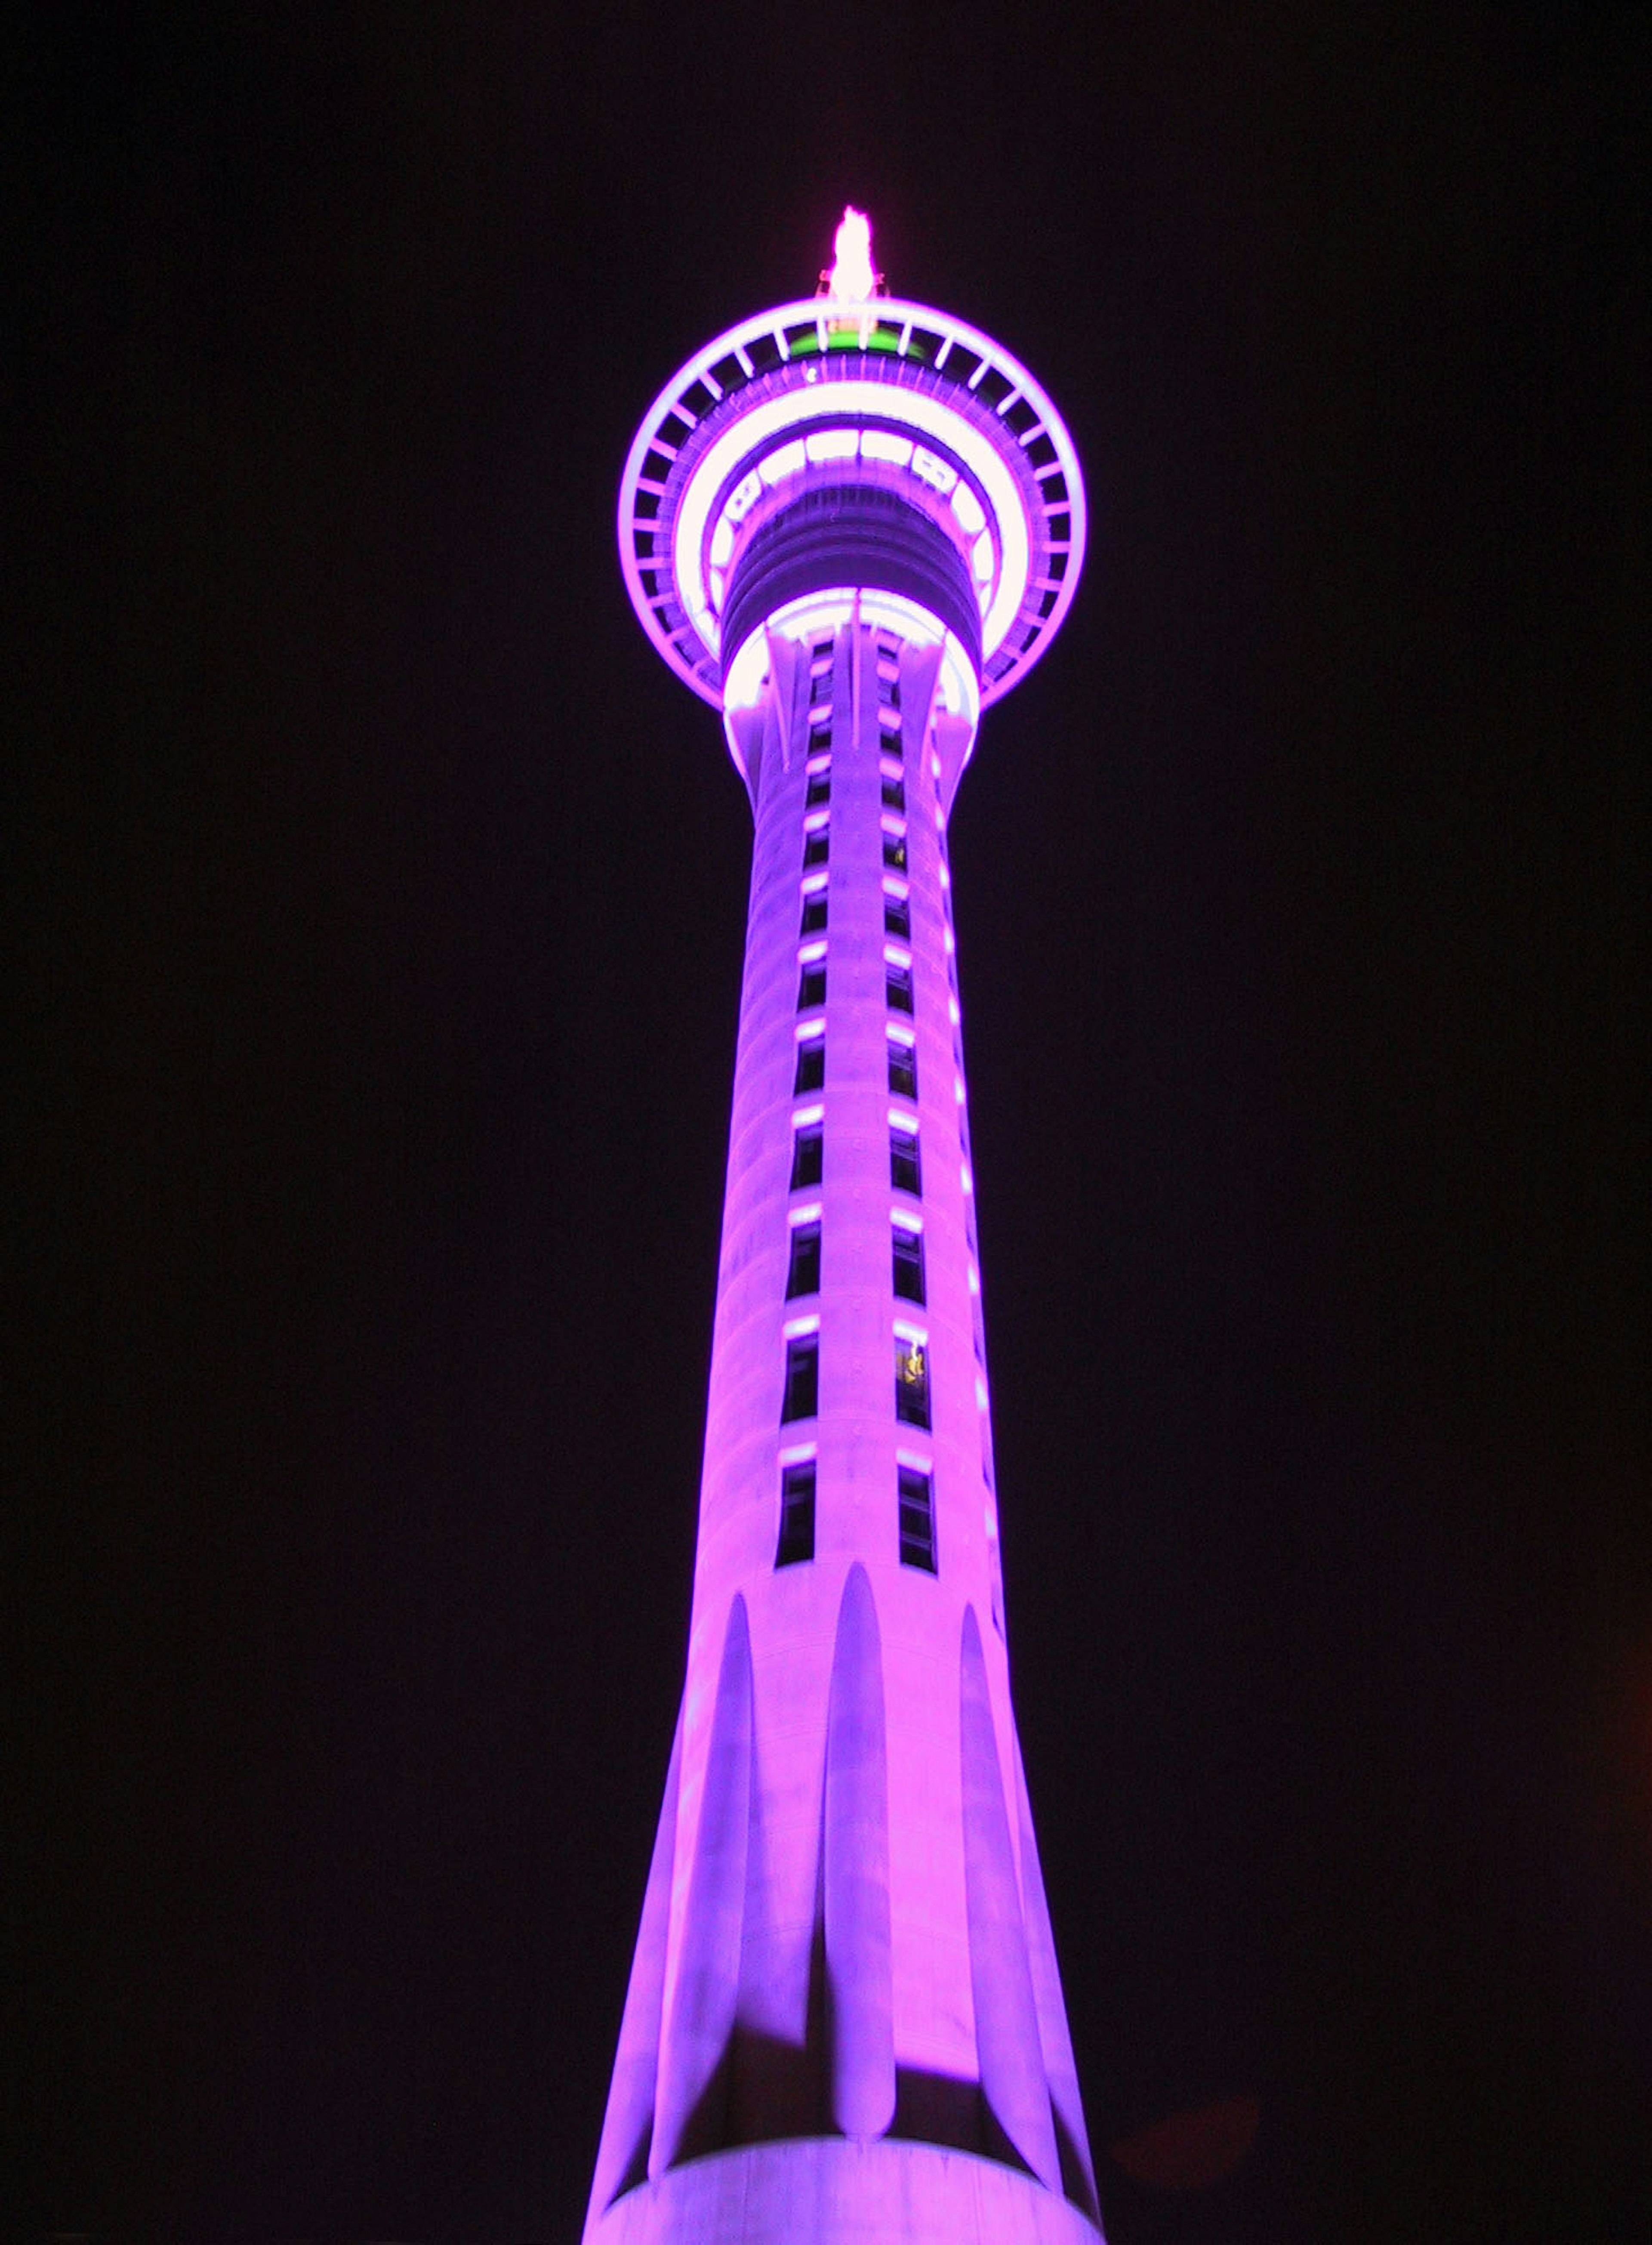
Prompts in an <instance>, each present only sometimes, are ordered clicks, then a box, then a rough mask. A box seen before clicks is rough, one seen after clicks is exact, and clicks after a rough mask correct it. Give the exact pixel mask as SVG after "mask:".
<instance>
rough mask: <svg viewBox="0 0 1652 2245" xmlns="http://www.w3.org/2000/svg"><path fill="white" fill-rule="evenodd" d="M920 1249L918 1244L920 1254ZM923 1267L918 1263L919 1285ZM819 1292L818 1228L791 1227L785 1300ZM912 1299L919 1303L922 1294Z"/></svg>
mask: <svg viewBox="0 0 1652 2245" xmlns="http://www.w3.org/2000/svg"><path fill="white" fill-rule="evenodd" d="M921 1248H922V1243H921V1242H920V1253H921ZM923 1278H924V1273H923V1267H922V1265H921V1263H920V1265H919V1269H918V1284H919V1285H922V1284H923ZM895 1291H896V1292H897V1293H898V1292H900V1288H899V1287H898V1286H897V1287H896V1290H895ZM819 1292H820V1226H819V1224H795V1225H794V1226H793V1227H792V1236H791V1265H790V1267H789V1270H788V1271H787V1272H786V1299H787V1300H788V1301H789V1302H794V1301H796V1299H797V1297H798V1296H799V1295H800V1294H818V1293H819ZM912 1299H914V1300H915V1301H919V1302H921V1301H922V1300H923V1299H924V1297H923V1295H922V1294H917V1295H914V1296H913V1298H912Z"/></svg>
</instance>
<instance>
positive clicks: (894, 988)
mask: <svg viewBox="0 0 1652 2245" xmlns="http://www.w3.org/2000/svg"><path fill="white" fill-rule="evenodd" d="M820 994H821V996H822V997H824V996H825V994H826V969H825V968H824V967H822V968H821V970H820ZM884 996H885V997H886V998H887V999H888V1000H889V1007H890V1012H891V1013H892V1014H910V1013H911V1010H912V970H911V967H910V966H909V967H897V965H896V964H895V962H894V960H888V961H886V962H885V965H884ZM797 1002H798V1004H799V1005H802V1004H803V1003H805V1002H806V1001H805V1000H802V999H801V998H800V999H799V1000H798V1001H797ZM807 1002H810V1003H818V1000H809V1001H807Z"/></svg>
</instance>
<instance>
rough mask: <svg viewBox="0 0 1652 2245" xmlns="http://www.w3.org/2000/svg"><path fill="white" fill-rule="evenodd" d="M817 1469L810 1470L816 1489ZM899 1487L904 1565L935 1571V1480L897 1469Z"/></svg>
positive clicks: (912, 1468)
mask: <svg viewBox="0 0 1652 2245" xmlns="http://www.w3.org/2000/svg"><path fill="white" fill-rule="evenodd" d="M814 1470H815V1469H814V1468H813V1467H812V1466H811V1467H810V1468H809V1474H810V1476H811V1480H810V1488H811V1489H812V1488H813V1480H812V1476H813V1474H814ZM896 1484H897V1489H898V1490H899V1492H900V1496H899V1505H900V1528H901V1564H902V1566H903V1567H922V1568H923V1569H924V1572H925V1573H926V1574H931V1575H932V1574H933V1573H934V1572H935V1477H934V1475H932V1474H927V1473H924V1472H922V1471H921V1470H920V1469H919V1468H917V1466H898V1467H897V1468H896Z"/></svg>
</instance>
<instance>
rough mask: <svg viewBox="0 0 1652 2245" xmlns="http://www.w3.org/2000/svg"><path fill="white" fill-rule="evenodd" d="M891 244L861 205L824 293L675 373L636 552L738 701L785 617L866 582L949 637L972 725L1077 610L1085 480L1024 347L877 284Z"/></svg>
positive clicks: (953, 672) (629, 501) (709, 682)
mask: <svg viewBox="0 0 1652 2245" xmlns="http://www.w3.org/2000/svg"><path fill="white" fill-rule="evenodd" d="M877 285H878V284H877V278H876V276H875V275H873V273H872V270H871V263H870V228H869V227H867V225H866V221H865V220H863V218H862V217H861V216H860V214H858V213H856V212H854V211H850V212H847V213H845V214H844V222H843V226H842V227H840V228H839V230H838V237H837V261H836V263H835V264H834V266H833V267H832V268H831V269H830V271H829V273H826V274H823V275H822V279H821V293H820V294H819V295H816V296H814V297H809V298H804V299H803V300H802V301H801V302H796V303H790V304H782V305H780V306H778V307H777V308H776V309H774V310H772V311H768V312H763V313H761V314H759V315H757V316H756V317H755V318H754V319H750V320H747V321H745V322H742V323H741V325H740V326H739V327H736V328H731V329H729V330H728V332H727V333H726V334H724V335H721V336H718V337H717V339H716V341H715V342H714V343H708V345H707V346H706V348H705V349H704V350H702V351H701V352H700V354H699V355H698V356H696V357H694V358H693V359H691V360H690V361H689V363H687V366H685V367H683V368H682V369H681V370H680V371H679V372H678V373H677V374H675V375H674V376H673V377H672V379H671V380H670V382H668V383H667V385H666V387H665V388H664V389H663V390H661V391H660V396H659V397H657V398H656V399H655V401H654V403H653V405H652V406H651V407H650V408H649V410H648V413H647V417H645V419H644V421H643V424H642V426H641V428H640V430H639V431H638V433H637V437H636V441H635V443H634V444H633V445H632V448H631V455H630V458H629V459H628V460H627V461H626V471H625V477H624V480H623V482H622V483H621V485H620V492H619V553H620V560H621V562H622V565H623V566H624V570H625V576H626V585H627V587H629V590H630V593H631V598H632V602H633V606H634V607H635V608H636V611H637V614H638V615H639V616H640V618H641V620H642V624H643V627H644V629H645V630H646V631H647V634H648V635H649V637H650V638H651V639H652V640H653V642H654V645H655V646H656V647H657V648H659V649H660V653H661V655H664V656H665V658H666V660H667V662H669V663H670V664H671V666H672V668H674V670H676V671H677V672H678V673H679V675H680V676H681V677H682V678H683V679H685V680H686V681H687V683H688V684H689V685H690V686H692V687H693V688H694V691H695V692H696V693H697V694H700V695H703V696H704V698H705V699H706V700H707V701H708V702H712V703H713V704H714V705H715V706H716V707H718V708H720V709H721V708H723V707H725V706H726V705H728V706H738V705H740V704H741V703H742V702H746V701H748V700H750V699H753V698H755V689H756V688H757V686H758V684H759V678H760V675H761V673H762V670H763V669H764V668H765V667H766V663H765V658H764V653H763V627H764V626H765V625H766V624H768V623H770V622H773V621H776V620H778V621H780V622H781V623H782V627H784V624H785V622H786V621H789V618H790V614H791V612H792V611H794V610H796V611H797V612H799V614H802V612H803V611H807V612H808V614H809V617H810V619H811V621H813V620H815V619H816V617H817V614H818V611H819V610H820V607H821V604H822V601H823V600H828V601H829V600H830V599H831V597H832V596H833V595H836V596H838V597H839V598H840V599H842V598H846V597H849V596H852V594H853V593H856V592H863V593H876V594H880V595H882V596H883V603H884V604H887V605H889V606H890V607H891V608H892V609H893V611H894V612H895V613H894V614H892V615H891V618H890V621H895V620H896V617H897V616H898V617H900V618H901V619H902V620H903V621H905V622H907V623H909V624H915V625H917V626H918V627H919V628H920V629H922V628H924V627H925V626H926V627H927V629H928V634H929V635H930V636H931V638H932V636H933V635H934V634H936V633H941V634H944V638H945V641H946V642H947V653H948V656H949V658H950V659H949V660H948V661H946V663H945V664H944V671H945V673H946V674H947V675H948V680H949V689H950V690H949V694H948V698H949V701H951V702H953V706H954V707H955V708H958V714H959V715H964V716H967V717H968V719H969V721H970V722H971V724H973V722H974V719H975V717H976V716H977V715H978V709H979V706H980V705H981V704H984V703H985V702H992V701H995V700H997V698H998V697H999V695H1002V694H1004V693H1005V692H1007V691H1008V689H1009V688H1010V687H1011V686H1012V685H1013V684H1014V683H1015V682H1016V680H1017V679H1018V678H1019V677H1020V676H1021V675H1023V673H1024V672H1025V671H1026V669H1027V668H1028V667H1029V666H1030V665H1031V664H1032V663H1033V662H1035V661H1037V660H1038V658H1039V655H1042V654H1043V653H1044V650H1045V649H1046V647H1047V646H1048V645H1049V643H1050V641H1051V640H1052V639H1053V637H1054V635H1055V634H1056V631H1057V630H1058V629H1059V627H1060V623H1061V620H1062V618H1063V617H1064V616H1065V615H1066V611H1067V607H1068V604H1069V603H1070V601H1071V600H1072V598H1073V590H1074V587H1076V585H1077V582H1078V578H1079V572H1080V566H1081V564H1082V561H1083V557H1084V540H1085V503H1084V484H1083V478H1082V477H1081V475H1080V469H1079V464H1078V458H1077V455H1076V454H1075V452H1074V451H1073V442H1072V439H1071V437H1069V436H1068V434H1067V431H1066V426H1065V424H1063V422H1062V420H1061V417H1060V414H1058V413H1057V411H1056V410H1055V408H1054V406H1053V404H1051V403H1050V400H1049V398H1048V397H1046V394H1045V392H1044V391H1043V390H1042V389H1041V388H1040V387H1039V384H1038V383H1037V382H1035V381H1034V380H1033V378H1032V376H1031V375H1030V374H1029V373H1028V372H1027V370H1026V368H1025V367H1024V366H1022V365H1021V364H1020V363H1019V360H1017V359H1015V358H1012V356H1011V355H1010V354H1009V352H1008V351H1006V350H1005V349H1004V348H1003V346H1002V345H1001V344H999V343H994V342H992V339H991V338H990V337H989V336H984V335H983V334H981V332H980V331H979V329H976V328H972V327H969V326H967V325H965V322H963V321H961V320H955V319H952V318H951V317H949V316H948V315H946V314H945V313H943V312H938V311H935V310H932V309H931V308H930V307H929V306H927V305H924V304H915V303H909V302H905V301H904V300H903V299H901V298H899V297H893V296H886V295H879V294H877ZM748 671H749V672H751V673H752V675H751V676H750V677H749V678H748V677H747V675H746V674H747V673H748ZM960 703H962V704H965V705H967V704H970V703H973V704H974V705H975V706H973V707H959V704H960Z"/></svg>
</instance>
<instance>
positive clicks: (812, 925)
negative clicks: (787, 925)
mask: <svg viewBox="0 0 1652 2245" xmlns="http://www.w3.org/2000/svg"><path fill="white" fill-rule="evenodd" d="M825 925H826V892H825V890H824V889H819V890H817V891H816V893H815V894H814V895H813V896H812V897H805V898H804V899H803V916H802V920H801V921H800V922H799V924H798V928H797V933H798V934H799V935H818V934H819V933H820V932H821V930H822V928H823V927H824V926H825Z"/></svg>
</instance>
